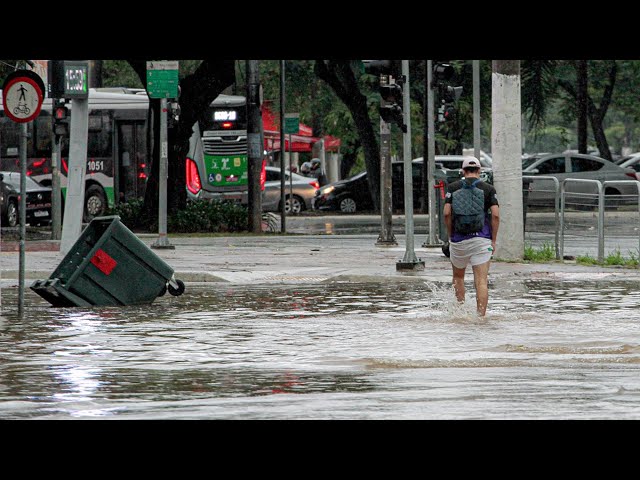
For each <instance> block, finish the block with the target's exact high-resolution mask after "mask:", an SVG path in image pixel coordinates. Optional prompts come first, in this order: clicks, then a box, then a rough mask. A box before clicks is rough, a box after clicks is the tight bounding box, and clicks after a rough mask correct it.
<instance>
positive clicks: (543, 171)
mask: <svg viewBox="0 0 640 480" xmlns="http://www.w3.org/2000/svg"><path fill="white" fill-rule="evenodd" d="M522 175H544V176H552V177H556V178H557V179H558V181H559V182H560V186H562V182H563V180H565V179H567V178H577V179H585V180H599V181H601V182H604V181H608V180H636V174H635V171H634V170H633V169H632V168H629V167H626V168H623V167H620V166H618V165H616V164H614V163H613V162H610V161H609V160H605V159H604V158H600V157H596V156H594V155H583V154H578V153H552V154H548V155H543V156H533V157H529V158H527V159H524V160H523V161H522ZM567 192H575V193H584V194H592V195H593V197H588V198H585V199H582V200H579V202H581V203H583V204H587V205H594V204H595V203H596V202H597V195H596V194H597V189H596V187H595V186H594V185H590V184H588V183H574V184H571V185H570V186H569V187H567ZM604 193H605V195H625V196H627V195H628V197H623V198H621V199H619V200H618V202H617V203H636V202H637V199H638V197H637V196H638V190H637V187H636V186H635V185H625V184H622V185H612V186H608V187H607V188H606V189H605V192H604ZM554 196H555V193H554V187H553V184H552V183H551V182H550V181H544V182H543V181H535V180H534V181H533V182H532V183H531V187H530V190H529V199H528V205H535V206H553V205H554ZM612 204H613V202H607V205H612Z"/></svg>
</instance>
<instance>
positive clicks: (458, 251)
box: [449, 237, 492, 268]
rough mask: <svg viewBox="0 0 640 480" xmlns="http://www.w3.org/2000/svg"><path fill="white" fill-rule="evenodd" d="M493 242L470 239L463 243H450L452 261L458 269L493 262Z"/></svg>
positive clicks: (483, 239) (487, 239)
mask: <svg viewBox="0 0 640 480" xmlns="http://www.w3.org/2000/svg"><path fill="white" fill-rule="evenodd" d="M490 249H491V240H490V239H489V238H482V237H475V238H468V239H466V240H463V241H461V242H455V243H454V242H451V243H449V254H450V257H449V258H450V260H451V263H452V264H453V266H454V267H456V268H467V265H468V264H469V263H471V266H472V267H473V266H475V265H481V264H483V263H487V262H488V261H489V260H491V253H492V252H491V250H490Z"/></svg>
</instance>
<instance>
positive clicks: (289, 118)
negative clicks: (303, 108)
mask: <svg viewBox="0 0 640 480" xmlns="http://www.w3.org/2000/svg"><path fill="white" fill-rule="evenodd" d="M298 132H300V114H299V113H285V114H284V133H290V134H294V135H297V134H298Z"/></svg>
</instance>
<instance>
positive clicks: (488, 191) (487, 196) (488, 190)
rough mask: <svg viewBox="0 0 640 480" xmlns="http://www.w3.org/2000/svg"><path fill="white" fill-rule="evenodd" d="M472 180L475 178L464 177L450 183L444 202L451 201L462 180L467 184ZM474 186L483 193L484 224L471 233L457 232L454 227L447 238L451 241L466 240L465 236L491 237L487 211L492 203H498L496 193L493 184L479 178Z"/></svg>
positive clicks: (460, 186)
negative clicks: (478, 229) (480, 228)
mask: <svg viewBox="0 0 640 480" xmlns="http://www.w3.org/2000/svg"><path fill="white" fill-rule="evenodd" d="M474 180H475V178H464V179H462V180H458V181H457V182H453V183H450V184H449V186H448V187H447V195H446V197H445V199H444V201H445V203H451V202H452V194H453V192H455V191H456V190H460V189H461V188H462V182H467V184H469V185H471V183H473V181H474ZM476 187H478V188H479V189H480V190H482V192H483V193H484V211H485V214H484V226H483V227H482V230H480V231H479V232H476V233H471V234H469V235H462V234H461V233H457V232H456V231H455V227H454V229H453V233H452V235H451V238H450V239H449V240H450V241H451V242H454V243H457V242H461V241H462V240H466V239H467V238H476V237H481V238H489V239H491V221H490V218H491V217H490V215H489V212H490V209H491V207H492V206H493V205H498V196H497V194H496V189H495V187H494V186H493V185H490V184H488V183H486V182H483V181H482V180H480V181H479V182H478V183H477V184H476Z"/></svg>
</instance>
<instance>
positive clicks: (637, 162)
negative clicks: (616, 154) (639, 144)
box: [617, 153, 640, 180]
mask: <svg viewBox="0 0 640 480" xmlns="http://www.w3.org/2000/svg"><path fill="white" fill-rule="evenodd" d="M622 160H623V161H622V162H620V163H617V165H620V166H621V167H622V168H625V167H630V168H633V169H634V170H635V172H636V179H637V180H640V153H638V154H635V155H628V156H626V157H622Z"/></svg>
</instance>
